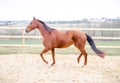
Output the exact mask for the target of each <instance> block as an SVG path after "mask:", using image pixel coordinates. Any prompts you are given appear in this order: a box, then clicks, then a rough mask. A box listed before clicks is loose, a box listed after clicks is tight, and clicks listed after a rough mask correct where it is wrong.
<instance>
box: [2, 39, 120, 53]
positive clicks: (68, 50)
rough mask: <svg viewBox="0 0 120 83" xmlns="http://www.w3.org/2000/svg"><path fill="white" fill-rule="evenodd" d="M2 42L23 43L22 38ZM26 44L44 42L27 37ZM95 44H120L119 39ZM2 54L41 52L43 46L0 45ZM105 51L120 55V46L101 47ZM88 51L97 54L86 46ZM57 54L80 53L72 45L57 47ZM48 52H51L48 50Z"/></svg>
mask: <svg viewBox="0 0 120 83" xmlns="http://www.w3.org/2000/svg"><path fill="white" fill-rule="evenodd" d="M0 44H22V40H20V39H18V40H12V39H11V40H0ZM25 44H30V45H32V44H38V45H41V44H42V40H41V39H34V40H33V39H26V40H25ZM95 44H96V45H97V46H99V45H101V46H120V42H119V41H98V40H96V41H95ZM0 49H1V50H0V54H21V53H30V54H39V53H40V52H41V51H42V49H43V47H24V50H23V49H22V47H0ZM101 49H102V50H103V51H105V52H106V55H119V54H120V48H117V49H113V48H101ZM86 51H87V53H88V55H95V53H94V52H93V50H92V49H91V48H86ZM55 53H56V54H79V51H78V50H77V48H75V47H74V46H71V47H69V48H62V49H56V50H55ZM48 54H51V52H48Z"/></svg>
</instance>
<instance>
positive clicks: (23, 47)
mask: <svg viewBox="0 0 120 83" xmlns="http://www.w3.org/2000/svg"><path fill="white" fill-rule="evenodd" d="M22 53H23V54H24V53H25V30H24V29H22Z"/></svg>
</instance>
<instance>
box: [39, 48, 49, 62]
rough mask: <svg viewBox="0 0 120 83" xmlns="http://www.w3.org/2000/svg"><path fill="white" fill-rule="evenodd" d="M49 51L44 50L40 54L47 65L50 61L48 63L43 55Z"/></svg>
mask: <svg viewBox="0 0 120 83" xmlns="http://www.w3.org/2000/svg"><path fill="white" fill-rule="evenodd" d="M48 51H49V49H48V48H44V49H43V51H42V52H41V53H40V56H41V58H42V60H43V61H44V62H45V63H46V64H48V61H46V60H45V59H44V57H43V54H44V53H46V52H48Z"/></svg>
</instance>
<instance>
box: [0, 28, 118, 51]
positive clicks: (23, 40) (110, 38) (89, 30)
mask: <svg viewBox="0 0 120 83" xmlns="http://www.w3.org/2000/svg"><path fill="white" fill-rule="evenodd" d="M57 29H58V30H70V29H74V30H81V31H85V32H93V31H97V34H98V35H95V34H96V33H94V35H95V36H92V38H93V39H94V40H106V41H108V42H109V41H113V40H116V41H119V40H120V34H119V33H120V28H57ZM2 30H5V31H6V30H7V31H9V30H19V31H20V33H21V34H19V35H10V34H9V35H3V34H0V39H3V40H4V39H11V38H12V39H21V41H22V44H9V42H8V43H7V44H0V47H22V49H23V51H24V47H43V45H42V44H40V45H38V44H26V43H25V42H26V39H42V36H40V34H39V35H34V34H32V35H26V32H25V28H24V27H17V28H16V27H0V31H2ZM99 31H101V32H106V33H107V32H109V33H115V32H117V33H118V35H117V36H114V37H110V36H109V37H104V36H99ZM32 33H36V32H34V31H32ZM6 41H7V40H6ZM86 47H87V48H89V47H90V46H88V45H87V46H86ZM97 47H99V48H113V49H120V45H117V46H115V45H110V46H108V45H106V46H105V45H104V46H101V45H98V46H97Z"/></svg>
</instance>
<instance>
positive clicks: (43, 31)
mask: <svg viewBox="0 0 120 83" xmlns="http://www.w3.org/2000/svg"><path fill="white" fill-rule="evenodd" d="M38 29H39V31H40V33H41V35H42V36H43V37H45V36H46V35H48V34H49V32H48V31H47V30H46V29H45V28H44V27H43V25H42V24H39V23H38Z"/></svg>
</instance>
